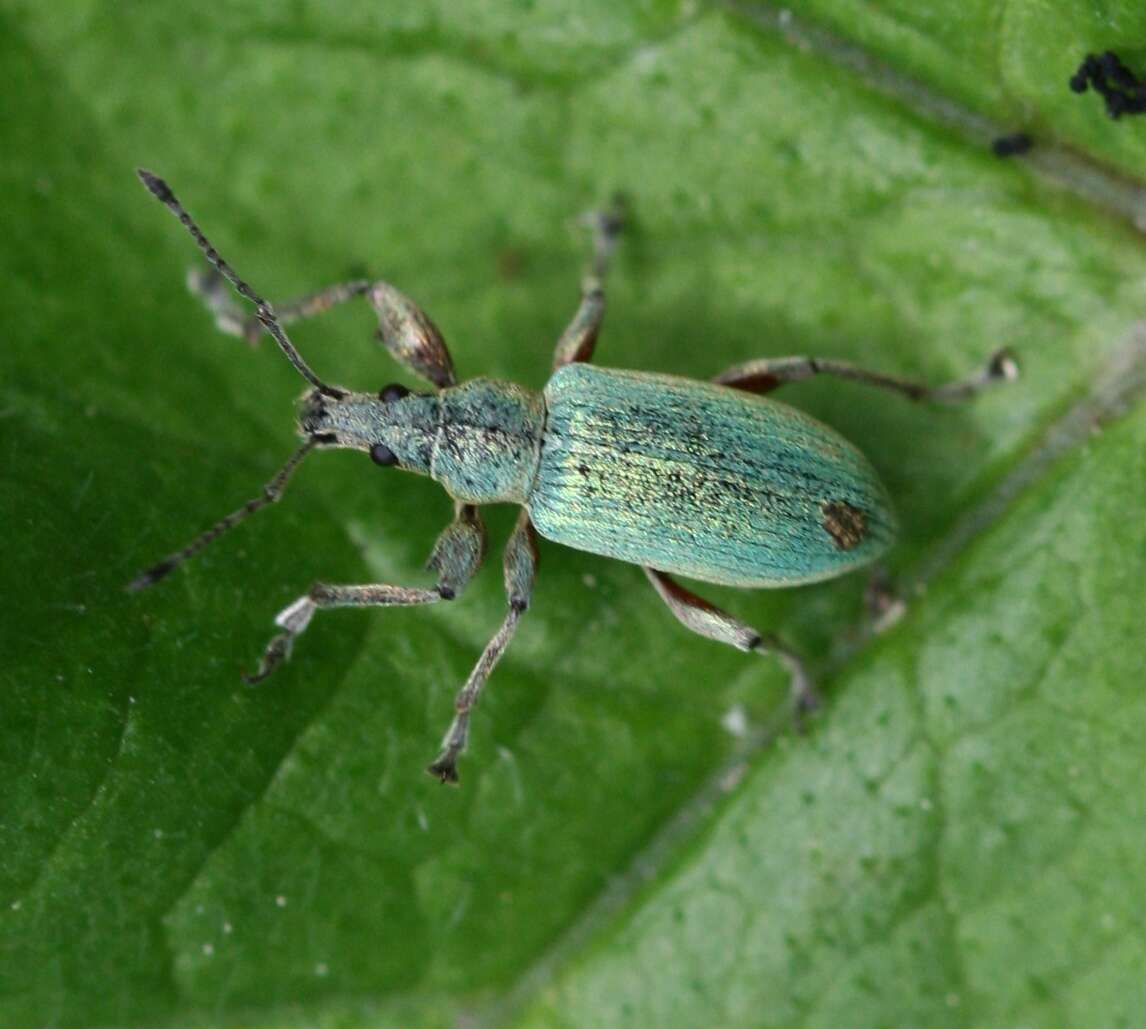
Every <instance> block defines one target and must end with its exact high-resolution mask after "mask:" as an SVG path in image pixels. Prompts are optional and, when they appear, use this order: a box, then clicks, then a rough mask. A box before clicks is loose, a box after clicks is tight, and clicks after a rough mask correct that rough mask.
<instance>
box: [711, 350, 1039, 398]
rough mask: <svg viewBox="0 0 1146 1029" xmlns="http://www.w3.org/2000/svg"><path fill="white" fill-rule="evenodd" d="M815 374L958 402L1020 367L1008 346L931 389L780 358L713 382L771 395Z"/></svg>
mask: <svg viewBox="0 0 1146 1029" xmlns="http://www.w3.org/2000/svg"><path fill="white" fill-rule="evenodd" d="M813 375H834V376H836V378H839V379H849V380H851V381H852V382H862V383H864V384H865V385H868V386H877V387H879V388H880V389H886V390H890V391H892V392H893V393H901V394H903V395H904V396H906V397H909V398H910V399H912V400H928V401H932V402H935V403H957V402H959V401H961V400H968V399H970V398H971V397H973V396H974V395H975V394H976V393H979V392H981V391H982V390H983V389H985V388H986V387H988V386H991V385H993V384H994V383H997V382H1008V381H1011V380H1013V379H1017V378H1018V376H1019V365H1018V362H1017V361H1016V360H1015V356H1014V354H1013V353H1012V352H1011V351H1010V350H1009V349H1007V348H1006V347H1004V348H1003V349H1001V350H996V351H995V353H993V354H992V355H991V357H990V359H989V360H988V361H987V363H986V365H984V366H983V367H982V368H979V369H978V370H977V371H975V372H974V373H972V374H971V375H968V376H967V377H966V378H964V379H959V380H957V381H955V382H949V383H946V384H944V385H942V386H928V385H927V384H926V383H922V382H913V381H911V380H909V379H901V378H898V377H897V376H894V375H884V374H883V373H882V372H871V371H867V370H866V369H863V368H858V367H856V366H855V365H854V364H849V363H847V362H846V361H833V360H830V359H828V360H825V359H822V358H818V357H776V358H761V359H759V360H756V361H745V362H744V363H743V364H734V365H733V366H732V367H731V368H726V369H725V370H724V371H723V372H721V373H720V374H719V375H717V376H716V377H715V378H714V379H713V381H714V382H719V383H720V384H721V385H723V386H732V387H734V388H736V389H742V390H747V391H748V392H750V393H769V392H771V391H772V390H774V389H776V388H777V387H779V386H782V385H784V383H786V382H799V381H800V380H801V379H810V378H811V377H812V376H813Z"/></svg>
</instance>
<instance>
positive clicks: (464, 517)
mask: <svg viewBox="0 0 1146 1029" xmlns="http://www.w3.org/2000/svg"><path fill="white" fill-rule="evenodd" d="M485 542H486V535H485V526H484V525H483V524H482V521H481V518H480V516H479V515H478V512H477V508H475V507H473V506H471V505H468V504H459V505H457V507H456V510H455V514H454V520H453V521H452V522H450V524H449V525H447V526H446V528H445V529H444V530H442V533H441V535H439V536H438V539H437V542H436V543H435V544H434V549H433V551H432V553H431V554H430V559H429V561H428V562H427V567H428V568H430V569H432V570H433V571H436V572H437V573H438V584H437V586H435V587H434V588H433V589H424V588H417V587H410V586H390V585H386V584H384V583H374V584H370V585H365V586H330V585H328V584H326V583H321V582H320V583H315V585H313V586H312V587H311V588H310V589H309V590H308V591H307V592H306V593H304V594H303V595H302V596H301V597H299V598H298V599H297V600H295V601H294V602H293V603H291V604H288V605H287V606H286V607H285V608H283V609H282V610H281V611H280V612H279V613H278V615H277V616H276V617H275V624H276V625H277V626H278V627H279V628H280V629H282V630H283V631H282V632H280V633H279V634H278V635H277V636H275V637H274V638H273V639H272V640H271V641H270V643H268V644H267V647H266V650H264V651H263V656H262V658H261V659H260V661H259V667H258V669H257V670H256V671H255V673H254V674H253V675H245V676H243V678H244V679H245V680H246V681H247V682H248V683H256V682H262V680H263V679H265V678H266V677H267V676H268V675H270V674H271V672H273V671H274V670H275V669H276V668H277V667H278V666H279V665H280V664H282V663H283V661H285V660H286V659H287V658H289V657H290V652H291V649H292V648H293V646H294V641H295V639H296V638H297V637H298V636H299V635H300V634H301V633H302V632H303V630H304V629H306V627H307V626H308V625H309V624H310V620H311V619H312V618H313V617H314V614H315V612H316V611H318V610H319V609H320V608H328V607H411V606H415V605H418V604H436V603H437V602H438V601H439V600H453V599H454V597H456V596H458V595H459V594H460V593H461V592H462V590H463V589H465V587H466V584H467V583H468V582H469V581H470V579H472V578H473V576H474V574H475V573H476V572H477V570H478V568H479V567H480V566H481V562H482V558H483V557H484V556H485Z"/></svg>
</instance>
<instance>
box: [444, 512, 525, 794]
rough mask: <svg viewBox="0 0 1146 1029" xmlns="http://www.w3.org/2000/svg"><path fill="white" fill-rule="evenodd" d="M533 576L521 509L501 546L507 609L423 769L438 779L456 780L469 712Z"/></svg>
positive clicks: (521, 609) (514, 622) (519, 612)
mask: <svg viewBox="0 0 1146 1029" xmlns="http://www.w3.org/2000/svg"><path fill="white" fill-rule="evenodd" d="M536 577H537V536H536V533H535V532H534V529H533V525H532V524H531V523H530V521H529V514H528V512H526V511H524V510H522V512H521V514H520V516H519V517H518V519H517V525H516V526H514V529H513V534H512V535H511V536H510V537H509V542H508V543H507V544H506V546H505V594H506V600H507V601H508V602H509V610H508V611H507V612H506V615H505V620H504V621H503V622H502V623H501V628H499V629H498V630H497V632H496V633H494V636H493V639H491V640H490V641H489V643H487V644H486V648H485V650H484V651H482V655H481V657H479V658H478V661H477V664H476V665H474V669H473V671H472V672H470V676H469V678H468V679H467V680H466V683H465V685H464V686H463V687H462V688H461V690H460V691H459V692H458V695H457V697H456V699H455V700H454V711H455V714H454V720H453V721H452V722H451V723H450V727H449V729H447V730H446V735H445V737H444V738H443V739H442V749H441V751H440V752H439V753H438V756H437V757H436V758H435V759H434V761H433V763H432V764H431V765H430V766H429V768H427V769H426V771H427V772H429V774H430V775H432V776H433V777H434V778H435V779H439V780H440V781H441V782H444V783H445V782H448V783H456V782H457V781H458V757H459V756H460V755H461V753H462V751H463V750H465V747H466V741H467V739H468V738H469V729H470V712H471V711H472V710H473V707H474V705H475V704H476V703H477V701H478V697H479V696H480V695H481V690H482V687H483V686H484V685H485V683H486V680H487V679H488V678H489V677H490V673H491V672H492V671H493V669H494V665H496V664H497V662H498V661H499V660H500V658H501V655H502V654H504V653H505V648H506V647H508V646H509V641H510V640H511V639H513V634H514V633H515V632H516V631H517V623H518V622H519V621H520V620H521V616H522V615H523V614H525V610H526V608H528V607H529V600H530V598H531V597H532V595H533V582H534V579H535V578H536Z"/></svg>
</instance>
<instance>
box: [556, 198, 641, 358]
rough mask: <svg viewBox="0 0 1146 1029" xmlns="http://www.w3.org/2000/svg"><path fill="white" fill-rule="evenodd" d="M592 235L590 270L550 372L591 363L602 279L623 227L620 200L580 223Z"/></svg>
mask: <svg viewBox="0 0 1146 1029" xmlns="http://www.w3.org/2000/svg"><path fill="white" fill-rule="evenodd" d="M583 220H584V221H585V222H586V223H587V224H588V225H589V227H590V228H591V229H592V231H593V253H592V256H591V258H590V261H589V269H588V271H587V272H586V273H585V276H584V278H583V279H582V280H581V303H580V305H579V306H578V307H577V312H576V313H575V314H574V315H573V318H572V320H571V321H570V322H569V324H568V325H567V326H566V327H565V331H564V332H563V333H562V334H561V338H560V339H559V340H558V341H557V348H556V350H554V352H553V370H554V371H556V370H557V369H558V368H560V367H561V366H562V365H566V364H572V363H573V362H575V361H590V360H592V358H593V349H594V348H595V347H596V345H597V335H598V333H599V332H600V331H601V322H602V321H604V318H605V275H606V274H607V273H608V270H609V262H610V260H611V259H612V256H613V251H614V250H615V249H616V246H617V237H618V236H620V234H621V230H622V229H623V228H624V226H625V212H624V206H623V204H622V202H621V200H620V198H615V199H614V200H613V203H612V204H611V205H610V206H609V207H607V208H605V209H604V210H601V211H590V212H588V213H587V214H586V215H585V216H584V219H583Z"/></svg>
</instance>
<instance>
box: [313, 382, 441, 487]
mask: <svg viewBox="0 0 1146 1029" xmlns="http://www.w3.org/2000/svg"><path fill="white" fill-rule="evenodd" d="M439 405H440V401H439V400H438V398H437V397H436V396H434V395H432V394H424V393H411V392H410V391H409V390H408V389H406V388H405V387H404V386H399V385H391V386H387V387H385V388H384V389H382V390H380V391H379V392H377V393H346V394H344V395H343V396H339V397H330V396H325V395H323V394H322V393H320V392H319V391H318V390H312V391H310V392H309V393H307V394H306V395H305V396H304V397H303V399H302V408H301V410H300V412H299V419H298V424H299V429H300V430H301V432H302V434H303V435H304V436H307V437H310V438H311V439H315V440H318V441H319V442H320V443H322V444H323V445H324V446H331V447H349V448H351V449H354V450H364V451H366V453H368V454H369V455H370V458H371V460H373V461H374V462H375V464H380V465H397V466H398V467H400V468H405V469H407V470H408V471H412V472H421V473H422V474H423V475H428V474H429V473H430V458H431V455H432V453H433V447H434V437H435V435H436V434H437V430H438V422H439Z"/></svg>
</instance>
